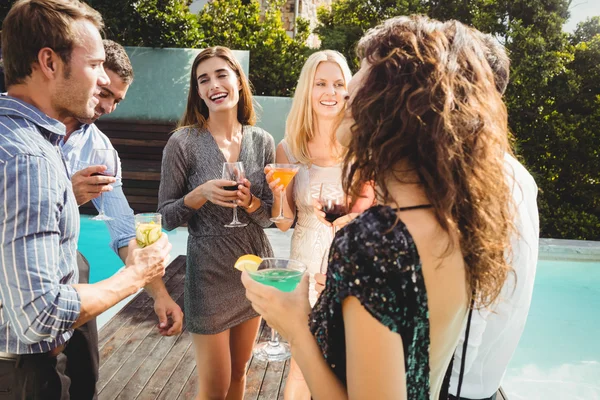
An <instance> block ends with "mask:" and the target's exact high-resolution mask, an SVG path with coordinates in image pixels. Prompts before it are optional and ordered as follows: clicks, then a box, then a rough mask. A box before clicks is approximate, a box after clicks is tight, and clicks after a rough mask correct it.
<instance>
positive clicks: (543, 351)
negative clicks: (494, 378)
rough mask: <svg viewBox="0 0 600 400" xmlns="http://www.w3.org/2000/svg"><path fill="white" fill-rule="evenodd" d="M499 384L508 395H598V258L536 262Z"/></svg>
mask: <svg viewBox="0 0 600 400" xmlns="http://www.w3.org/2000/svg"><path fill="white" fill-rule="evenodd" d="M502 387H503V388H504V389H505V391H506V392H507V394H508V397H509V399H510V400H514V399H519V400H520V399H527V400H535V399H540V400H541V399H543V400H553V399H557V400H559V399H560V400H562V399H569V400H571V399H586V400H589V399H600V262H573V261H546V260H542V261H540V262H539V264H538V269H537V274H536V278H535V286H534V291H533V299H532V302H531V309H530V312H529V317H528V319H527V325H526V326H525V331H524V333H523V336H522V337H521V341H520V342H519V346H518V348H517V351H516V352H515V355H514V357H513V359H512V360H511V363H510V365H509V368H508V371H507V372H506V375H505V377H504V381H503V383H502Z"/></svg>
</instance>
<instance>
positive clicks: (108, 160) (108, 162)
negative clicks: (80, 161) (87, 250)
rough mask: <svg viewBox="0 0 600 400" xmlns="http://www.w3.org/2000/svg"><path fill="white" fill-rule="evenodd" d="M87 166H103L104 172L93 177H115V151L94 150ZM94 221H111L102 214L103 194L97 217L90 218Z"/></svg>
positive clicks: (116, 165) (117, 158) (117, 164)
mask: <svg viewBox="0 0 600 400" xmlns="http://www.w3.org/2000/svg"><path fill="white" fill-rule="evenodd" d="M89 165H105V166H106V170H105V171H104V172H102V173H101V174H100V173H96V174H93V175H104V176H112V177H116V176H117V173H118V169H119V155H118V154H117V151H116V150H115V149H94V150H93V151H92V157H91V159H90V163H89ZM91 219H92V220H94V221H112V220H113V218H111V217H109V216H108V215H106V214H105V213H104V193H101V194H100V209H99V210H98V215H96V216H95V217H94V218H91Z"/></svg>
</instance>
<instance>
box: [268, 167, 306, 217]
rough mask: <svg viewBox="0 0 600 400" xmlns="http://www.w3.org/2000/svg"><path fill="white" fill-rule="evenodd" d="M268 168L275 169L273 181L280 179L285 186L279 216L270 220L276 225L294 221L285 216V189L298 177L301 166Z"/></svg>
mask: <svg viewBox="0 0 600 400" xmlns="http://www.w3.org/2000/svg"><path fill="white" fill-rule="evenodd" d="M268 166H269V167H271V168H272V169H273V179H277V178H279V183H280V184H281V185H283V190H282V191H281V196H280V199H281V201H280V204H279V215H278V216H276V217H273V218H270V219H271V221H273V222H275V223H277V222H284V221H293V220H292V219H291V218H288V217H285V216H284V215H283V198H284V193H285V189H286V188H287V187H288V185H289V184H290V182H291V181H292V179H294V176H296V173H297V172H298V170H299V169H300V166H299V165H297V164H269V165H268Z"/></svg>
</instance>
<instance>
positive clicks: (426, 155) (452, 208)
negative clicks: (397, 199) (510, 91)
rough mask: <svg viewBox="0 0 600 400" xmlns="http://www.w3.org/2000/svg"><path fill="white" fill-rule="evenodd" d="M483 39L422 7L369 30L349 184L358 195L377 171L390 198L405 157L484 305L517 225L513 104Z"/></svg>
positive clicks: (498, 280)
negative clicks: (510, 122) (505, 97)
mask: <svg viewBox="0 0 600 400" xmlns="http://www.w3.org/2000/svg"><path fill="white" fill-rule="evenodd" d="M482 49H483V47H482V46H481V43H480V42H479V41H478V39H477V38H476V36H475V35H474V34H472V31H470V29H469V28H467V27H466V26H464V25H462V24H460V23H458V22H452V23H447V24H446V25H445V26H444V25H443V24H442V23H440V22H438V21H435V20H431V19H429V18H427V17H424V16H411V17H397V18H393V19H390V20H387V21H385V22H384V23H383V24H381V25H379V26H378V27H376V28H374V29H372V30H370V31H369V32H367V34H366V35H365V36H364V37H363V38H362V39H361V41H360V42H359V45H358V54H359V57H360V58H361V59H365V60H366V61H367V62H368V64H369V65H370V67H369V70H368V71H367V73H366V75H365V76H364V80H363V83H362V85H361V86H360V87H359V88H357V91H356V93H355V95H354V96H353V98H352V101H351V104H350V110H349V112H350V113H351V115H352V117H353V119H354V121H355V123H354V125H353V126H352V128H351V131H352V135H351V143H350V146H349V149H348V153H347V155H346V157H345V160H344V166H345V170H346V171H347V172H348V174H347V175H346V174H345V178H344V187H345V188H346V191H347V192H348V193H350V194H351V195H352V196H353V197H356V196H358V195H359V194H360V191H361V189H362V188H363V185H364V183H367V182H371V181H372V182H375V184H376V187H377V190H378V195H379V196H380V197H381V198H382V200H383V201H384V202H390V201H393V199H392V196H391V194H390V192H389V191H388V188H387V185H388V184H389V181H390V180H392V181H394V180H395V181H400V182H403V172H402V171H398V166H399V165H400V164H399V162H401V164H402V165H408V166H409V167H410V168H411V169H412V172H414V173H416V175H417V176H418V178H419V180H420V183H422V185H423V188H424V190H425V193H426V195H427V197H428V199H429V201H430V202H431V204H432V205H433V207H434V212H435V215H436V218H437V221H438V223H439V224H440V226H441V227H442V229H444V231H446V232H448V233H449V234H450V235H449V236H450V237H451V238H455V239H453V240H452V241H451V244H450V246H449V249H451V248H452V247H453V246H455V245H456V244H458V245H460V249H461V251H462V254H463V257H464V260H465V266H466V271H467V279H468V284H469V285H470V288H471V289H472V290H476V291H477V300H478V302H479V303H478V305H479V306H487V305H490V304H491V303H493V302H494V300H495V299H496V298H497V297H498V295H499V293H500V290H501V288H502V286H503V284H504V281H505V279H506V276H507V273H508V272H509V271H510V270H511V267H510V265H509V264H508V263H507V260H506V258H505V251H506V250H507V249H510V240H509V239H510V234H511V233H512V229H513V225H512V198H511V195H510V190H509V187H508V184H507V182H506V177H505V171H504V157H505V154H506V153H510V151H511V150H510V145H509V141H508V128H507V113H506V108H505V106H504V103H503V102H502V99H501V97H500V94H499V93H498V91H497V90H496V88H495V85H494V78H493V76H492V71H491V70H490V67H489V65H488V64H487V62H486V61H485V58H484V54H483V50H482ZM455 232H456V233H455ZM456 241H458V243H455V242H456Z"/></svg>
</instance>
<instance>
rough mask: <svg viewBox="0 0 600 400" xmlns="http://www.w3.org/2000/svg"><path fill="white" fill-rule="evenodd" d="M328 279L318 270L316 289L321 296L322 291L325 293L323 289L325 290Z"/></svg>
mask: <svg viewBox="0 0 600 400" xmlns="http://www.w3.org/2000/svg"><path fill="white" fill-rule="evenodd" d="M326 279H327V277H326V276H325V275H324V274H322V273H320V272H317V273H316V274H315V291H316V292H317V293H318V295H319V296H320V295H321V293H323V290H325V281H326Z"/></svg>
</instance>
